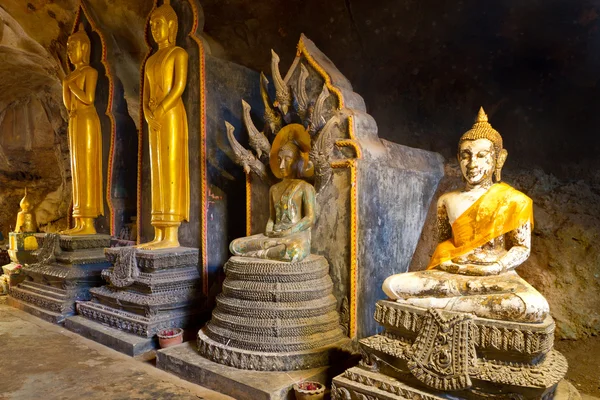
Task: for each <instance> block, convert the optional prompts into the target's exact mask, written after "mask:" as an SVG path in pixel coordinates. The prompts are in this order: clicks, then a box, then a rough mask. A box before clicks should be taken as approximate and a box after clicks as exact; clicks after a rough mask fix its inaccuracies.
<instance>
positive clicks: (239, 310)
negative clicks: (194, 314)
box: [198, 255, 348, 371]
mask: <svg viewBox="0 0 600 400" xmlns="http://www.w3.org/2000/svg"><path fill="white" fill-rule="evenodd" d="M225 274H226V275H227V279H225V282H223V292H222V293H221V294H220V295H219V296H218V297H217V307H216V308H215V310H214V311H213V314H212V319H211V321H210V322H209V323H208V324H207V325H206V326H205V327H204V328H203V329H202V330H201V331H200V332H198V351H199V352H200V354H201V355H202V356H204V357H206V358H208V359H210V360H212V361H215V362H217V363H220V364H224V365H229V366H232V367H235V368H240V369H253V370H258V371H290V370H300V369H307V368H315V367H321V366H324V365H328V364H329V358H330V355H331V353H332V352H335V351H336V350H337V349H339V348H340V347H341V346H343V345H344V344H346V342H347V341H348V340H347V338H346V337H345V336H344V334H343V333H342V330H341V327H340V322H339V315H338V313H337V311H336V309H335V306H336V301H335V298H334V297H333V295H332V288H333V282H332V281H331V278H330V277H329V264H328V263H327V260H326V259H325V258H324V257H321V256H317V255H310V256H308V257H307V258H306V259H304V260H303V261H301V262H298V263H286V262H277V261H271V260H263V259H256V258H248V257H231V258H230V259H229V261H228V262H227V264H226V265H225Z"/></svg>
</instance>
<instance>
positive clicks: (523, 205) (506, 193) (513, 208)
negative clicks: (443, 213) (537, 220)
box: [427, 182, 533, 269]
mask: <svg viewBox="0 0 600 400" xmlns="http://www.w3.org/2000/svg"><path fill="white" fill-rule="evenodd" d="M527 222H529V223H530V224H531V229H533V201H532V200H531V199H530V198H529V197H527V196H526V195H525V194H523V193H521V192H519V191H518V190H516V189H514V188H512V187H511V186H509V185H507V184H506V183H502V182H501V183H496V184H494V185H492V186H491V187H490V188H489V190H488V191H487V192H486V193H485V194H484V195H483V196H481V197H480V198H479V199H477V201H476V202H475V203H473V204H472V205H471V207H469V208H468V209H467V210H466V211H465V212H464V213H463V214H462V215H461V216H460V217H458V218H457V219H456V221H454V223H453V224H452V238H451V239H448V240H446V241H444V242H442V243H440V244H438V246H437V248H436V249H435V252H434V253H433V256H432V257H431V261H430V262H429V266H428V267H427V269H432V268H435V267H437V266H438V265H440V264H441V263H443V262H445V261H450V260H452V259H454V258H456V257H460V256H462V255H464V254H467V253H469V252H470V251H472V250H474V249H476V248H478V247H481V246H483V245H484V244H486V243H487V242H489V241H490V240H492V239H494V238H497V237H498V236H501V235H504V234H505V233H508V232H510V231H513V230H515V229H517V228H519V227H521V226H523V225H525V224H526V223H527Z"/></svg>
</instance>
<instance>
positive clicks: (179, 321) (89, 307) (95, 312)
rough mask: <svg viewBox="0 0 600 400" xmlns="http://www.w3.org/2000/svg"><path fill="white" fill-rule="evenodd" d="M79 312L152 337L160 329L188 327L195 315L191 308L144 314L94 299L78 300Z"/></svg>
mask: <svg viewBox="0 0 600 400" xmlns="http://www.w3.org/2000/svg"><path fill="white" fill-rule="evenodd" d="M77 312H78V313H79V314H80V315H82V316H83V317H85V318H87V319H90V320H93V321H97V322H99V323H102V324H105V325H107V326H111V327H113V328H117V329H119V330H121V331H124V332H129V333H133V334H135V335H138V336H142V337H152V336H154V335H155V334H156V332H157V331H159V330H160V329H166V328H175V327H177V328H179V327H186V326H188V325H190V324H191V323H192V321H193V320H194V316H195V313H194V310H190V309H189V308H183V309H179V310H169V311H168V312H159V313H156V314H153V315H151V316H143V315H138V314H134V313H131V312H128V311H125V310H119V309H116V308H113V307H110V306H107V305H104V304H98V303H95V302H92V301H80V302H77Z"/></svg>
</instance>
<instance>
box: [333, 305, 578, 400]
mask: <svg viewBox="0 0 600 400" xmlns="http://www.w3.org/2000/svg"><path fill="white" fill-rule="evenodd" d="M375 320H376V321H377V322H378V323H379V324H380V325H382V326H383V327H384V328H385V331H384V332H383V333H382V334H379V335H375V336H371V337H368V338H365V339H362V340H360V346H361V351H362V352H363V361H362V362H361V365H360V366H359V367H354V368H351V369H349V370H347V371H346V372H344V373H343V374H342V375H339V376H338V377H336V378H334V380H333V384H334V390H332V398H333V399H343V400H354V399H357V400H362V399H371V398H372V399H412V398H422V399H449V398H464V399H480V398H494V399H523V400H525V399H551V398H554V394H555V391H556V388H557V385H558V383H559V382H560V381H561V380H562V378H563V377H564V375H565V373H566V372H567V361H566V359H565V358H564V357H563V356H562V354H560V353H559V352H557V351H555V350H553V349H552V347H553V343H554V320H553V319H552V318H551V317H550V316H548V317H547V318H546V320H545V321H544V322H543V323H539V324H533V323H517V322H505V321H497V320H490V319H484V318H478V317H474V316H472V315H471V314H465V313H457V312H448V311H440V310H433V309H430V310H426V309H423V308H419V307H415V306H409V305H403V304H398V303H395V302H393V301H389V300H382V301H379V302H378V303H377V307H376V311H375ZM415 396H417V397H415Z"/></svg>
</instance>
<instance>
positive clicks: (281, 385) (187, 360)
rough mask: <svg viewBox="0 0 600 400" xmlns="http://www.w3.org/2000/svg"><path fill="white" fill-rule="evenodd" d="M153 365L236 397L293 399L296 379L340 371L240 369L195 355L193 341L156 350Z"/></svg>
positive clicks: (246, 399) (313, 378)
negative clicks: (154, 363)
mask: <svg viewBox="0 0 600 400" xmlns="http://www.w3.org/2000/svg"><path fill="white" fill-rule="evenodd" d="M156 366H157V367H158V368H160V369H162V370H164V371H167V372H169V373H172V374H174V375H177V376H179V377H180V378H183V379H186V380H188V381H190V382H193V383H195V384H197V385H201V386H204V387H206V388H209V389H212V390H215V391H217V392H220V393H223V394H225V395H227V396H231V397H233V398H234V399H236V400H294V399H295V397H294V390H293V388H292V385H293V384H294V383H295V382H300V381H304V380H310V381H318V382H326V381H327V380H328V379H331V377H332V376H335V374H337V373H339V370H337V372H336V371H331V368H329V367H319V368H311V369H303V370H300V371H286V372H277V371H266V372H265V371H250V370H240V369H238V368H234V367H230V366H227V365H223V364H219V363H216V362H214V361H210V360H208V359H206V358H204V357H200V356H198V351H197V350H196V344H195V343H194V342H187V343H184V344H182V345H180V346H174V347H169V348H168V349H162V350H159V351H157V352H156Z"/></svg>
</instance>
